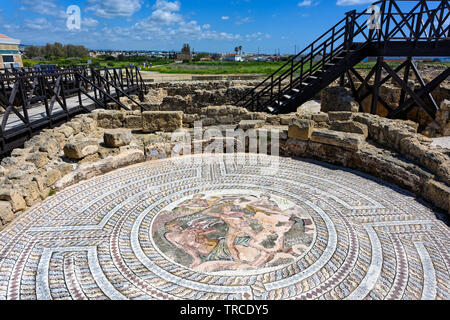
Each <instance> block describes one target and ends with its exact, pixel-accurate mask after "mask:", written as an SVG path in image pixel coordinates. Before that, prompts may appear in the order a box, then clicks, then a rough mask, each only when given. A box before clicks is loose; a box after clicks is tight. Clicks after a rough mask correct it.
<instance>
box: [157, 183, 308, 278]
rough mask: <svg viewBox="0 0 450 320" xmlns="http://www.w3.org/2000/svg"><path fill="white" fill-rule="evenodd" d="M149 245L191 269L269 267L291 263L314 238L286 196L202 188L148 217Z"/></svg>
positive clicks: (214, 270) (219, 270)
mask: <svg viewBox="0 0 450 320" xmlns="http://www.w3.org/2000/svg"><path fill="white" fill-rule="evenodd" d="M151 233H152V239H153V242H154V245H155V247H156V248H157V249H159V251H160V253H161V254H162V255H163V256H165V257H166V258H167V259H168V260H170V261H172V262H173V263H176V264H178V265H182V266H184V267H187V268H189V269H191V270H193V271H196V272H202V273H226V274H229V273H230V272H239V273H242V272H244V273H245V272H251V271H255V270H257V271H264V272H265V271H268V270H270V269H274V268H279V267H282V266H286V265H288V264H291V263H294V262H295V261H296V260H297V259H298V258H299V257H301V256H302V255H304V254H305V253H306V252H307V251H308V250H309V249H310V246H311V245H312V243H313V240H314V237H315V226H314V223H313V220H312V219H311V217H310V216H309V214H308V213H306V212H304V211H303V210H302V209H301V208H300V207H298V206H296V205H295V204H294V203H292V202H291V201H288V200H285V199H283V198H280V197H275V196H273V195H270V194H265V193H255V192H251V193H250V192H248V191H245V190H229V191H222V192H221V193H214V192H210V193H201V194H195V195H193V196H190V197H187V198H184V199H181V200H179V201H177V202H175V203H172V204H171V205H170V206H168V207H166V208H164V210H162V211H160V212H159V214H158V215H157V216H156V217H155V218H154V219H153V224H152V228H151Z"/></svg>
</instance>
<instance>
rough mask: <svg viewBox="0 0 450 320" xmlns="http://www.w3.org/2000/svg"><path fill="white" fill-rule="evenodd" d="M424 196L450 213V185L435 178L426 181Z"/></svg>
mask: <svg viewBox="0 0 450 320" xmlns="http://www.w3.org/2000/svg"><path fill="white" fill-rule="evenodd" d="M423 197H424V198H425V199H426V200H428V201H430V202H431V203H432V204H434V205H435V206H436V207H438V208H440V209H443V210H445V211H447V213H450V187H448V186H446V185H445V184H443V183H440V182H437V181H435V180H428V181H427V182H426V183H425V186H424V190H423Z"/></svg>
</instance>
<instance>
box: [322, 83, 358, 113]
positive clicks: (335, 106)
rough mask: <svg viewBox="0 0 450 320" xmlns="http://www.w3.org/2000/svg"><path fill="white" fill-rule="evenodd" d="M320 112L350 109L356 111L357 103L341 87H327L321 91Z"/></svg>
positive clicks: (347, 91)
mask: <svg viewBox="0 0 450 320" xmlns="http://www.w3.org/2000/svg"><path fill="white" fill-rule="evenodd" d="M321 102H322V108H321V110H322V112H330V111H351V112H358V111H359V104H358V103H357V102H356V101H355V99H353V97H352V96H351V95H350V92H349V90H348V89H346V88H343V87H329V88H325V89H323V90H322V92H321Z"/></svg>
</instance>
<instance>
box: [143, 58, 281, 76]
mask: <svg viewBox="0 0 450 320" xmlns="http://www.w3.org/2000/svg"><path fill="white" fill-rule="evenodd" d="M284 63H285V62H223V61H200V62H189V63H180V64H170V65H164V66H161V67H155V68H152V69H146V70H150V71H157V72H161V73H188V74H248V73H253V74H255V73H256V74H258V73H260V74H271V73H273V72H275V71H276V70H277V69H278V68H280V67H281V66H282V65H283V64H284Z"/></svg>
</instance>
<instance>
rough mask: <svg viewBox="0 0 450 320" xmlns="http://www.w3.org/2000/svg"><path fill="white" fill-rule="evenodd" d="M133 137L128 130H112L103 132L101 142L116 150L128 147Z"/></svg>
mask: <svg viewBox="0 0 450 320" xmlns="http://www.w3.org/2000/svg"><path fill="white" fill-rule="evenodd" d="M132 139H133V135H132V134H131V132H130V131H129V130H123V129H114V130H108V131H105V133H104V134H103V140H104V142H105V145H106V146H107V147H111V148H118V147H122V146H126V145H129V144H130V142H131V140H132Z"/></svg>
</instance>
